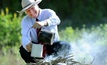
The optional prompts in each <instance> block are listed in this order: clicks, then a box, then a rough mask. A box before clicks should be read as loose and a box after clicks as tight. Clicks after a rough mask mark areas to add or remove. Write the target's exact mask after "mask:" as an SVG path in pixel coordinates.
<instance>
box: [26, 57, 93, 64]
mask: <svg viewBox="0 0 107 65" xmlns="http://www.w3.org/2000/svg"><path fill="white" fill-rule="evenodd" d="M91 64H92V62H91V63H90V64H82V63H80V62H78V61H75V60H74V59H73V55H69V56H67V57H57V58H56V59H54V60H51V61H49V62H47V61H45V59H42V60H40V61H38V62H37V63H36V64H35V63H29V64H27V65H91Z"/></svg>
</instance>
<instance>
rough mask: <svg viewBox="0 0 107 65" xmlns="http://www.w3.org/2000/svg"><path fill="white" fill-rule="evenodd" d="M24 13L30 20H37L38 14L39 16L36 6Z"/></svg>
mask: <svg viewBox="0 0 107 65" xmlns="http://www.w3.org/2000/svg"><path fill="white" fill-rule="evenodd" d="M25 13H26V14H27V15H28V16H30V17H32V18H37V16H38V14H39V8H38V6H37V5H35V6H31V7H29V8H28V9H26V10H25Z"/></svg>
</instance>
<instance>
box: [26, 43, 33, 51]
mask: <svg viewBox="0 0 107 65" xmlns="http://www.w3.org/2000/svg"><path fill="white" fill-rule="evenodd" d="M26 49H27V51H28V52H31V49H32V43H29V44H27V45H26Z"/></svg>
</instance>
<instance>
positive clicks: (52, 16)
mask: <svg viewBox="0 0 107 65" xmlns="http://www.w3.org/2000/svg"><path fill="white" fill-rule="evenodd" d="M47 14H48V15H47ZM45 17H47V19H46V21H47V22H48V26H51V25H58V24H60V19H59V17H58V16H57V15H56V13H55V12H54V11H53V10H51V9H47V12H46V13H45Z"/></svg>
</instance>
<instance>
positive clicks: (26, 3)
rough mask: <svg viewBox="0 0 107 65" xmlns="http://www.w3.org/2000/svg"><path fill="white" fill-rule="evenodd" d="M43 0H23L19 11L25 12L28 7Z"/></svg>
mask: <svg viewBox="0 0 107 65" xmlns="http://www.w3.org/2000/svg"><path fill="white" fill-rule="evenodd" d="M41 1H42V0H36V1H35V0H22V2H21V5H22V8H23V9H22V10H21V11H17V12H18V13H22V12H24V11H25V10H26V9H28V8H29V7H31V6H32V5H35V4H39V3H40V2H41Z"/></svg>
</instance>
